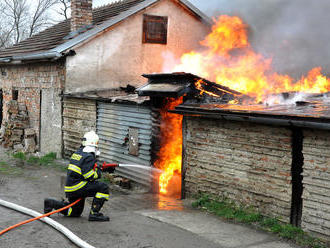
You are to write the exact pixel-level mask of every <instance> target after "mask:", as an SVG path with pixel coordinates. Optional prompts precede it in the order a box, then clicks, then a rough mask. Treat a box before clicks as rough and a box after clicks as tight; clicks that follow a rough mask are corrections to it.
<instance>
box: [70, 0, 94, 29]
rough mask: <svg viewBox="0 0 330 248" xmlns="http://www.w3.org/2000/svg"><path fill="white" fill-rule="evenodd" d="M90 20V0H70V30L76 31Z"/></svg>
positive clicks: (88, 23) (91, 20)
mask: <svg viewBox="0 0 330 248" xmlns="http://www.w3.org/2000/svg"><path fill="white" fill-rule="evenodd" d="M92 22H93V15H92V0H71V31H76V30H78V29H79V28H81V27H83V26H85V25H90V24H92Z"/></svg>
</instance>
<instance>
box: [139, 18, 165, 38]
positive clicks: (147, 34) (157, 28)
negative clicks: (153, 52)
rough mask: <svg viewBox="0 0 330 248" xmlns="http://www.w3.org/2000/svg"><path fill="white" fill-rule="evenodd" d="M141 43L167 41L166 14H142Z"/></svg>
mask: <svg viewBox="0 0 330 248" xmlns="http://www.w3.org/2000/svg"><path fill="white" fill-rule="evenodd" d="M143 43H156V44H166V43H167V16H152V15H143Z"/></svg>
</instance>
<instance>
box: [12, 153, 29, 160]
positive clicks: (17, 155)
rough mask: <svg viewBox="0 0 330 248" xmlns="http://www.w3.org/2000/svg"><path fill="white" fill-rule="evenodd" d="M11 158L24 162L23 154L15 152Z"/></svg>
mask: <svg viewBox="0 0 330 248" xmlns="http://www.w3.org/2000/svg"><path fill="white" fill-rule="evenodd" d="M13 157H14V158H16V159H20V160H26V155H25V153H24V152H16V153H14V154H13Z"/></svg>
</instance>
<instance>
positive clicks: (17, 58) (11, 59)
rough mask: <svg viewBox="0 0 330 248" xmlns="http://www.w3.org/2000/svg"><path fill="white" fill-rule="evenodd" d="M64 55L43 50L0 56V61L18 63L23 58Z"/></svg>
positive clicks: (53, 57) (55, 57) (40, 58)
mask: <svg viewBox="0 0 330 248" xmlns="http://www.w3.org/2000/svg"><path fill="white" fill-rule="evenodd" d="M63 56H65V54H63V53H58V52H50V51H45V52H41V53H30V54H26V55H16V56H12V57H5V58H0V63H12V64H20V63H21V62H22V61H24V60H42V59H58V58H61V57H63Z"/></svg>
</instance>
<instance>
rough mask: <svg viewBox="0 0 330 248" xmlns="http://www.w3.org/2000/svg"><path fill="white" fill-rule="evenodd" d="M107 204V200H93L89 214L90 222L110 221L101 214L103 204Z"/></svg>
mask: <svg viewBox="0 0 330 248" xmlns="http://www.w3.org/2000/svg"><path fill="white" fill-rule="evenodd" d="M104 202H105V199H98V198H95V197H94V199H93V203H92V208H91V212H90V213H89V217H88V220H89V221H109V220H110V218H109V217H108V216H104V215H103V214H102V213H100V209H101V208H102V206H103V204H104Z"/></svg>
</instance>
